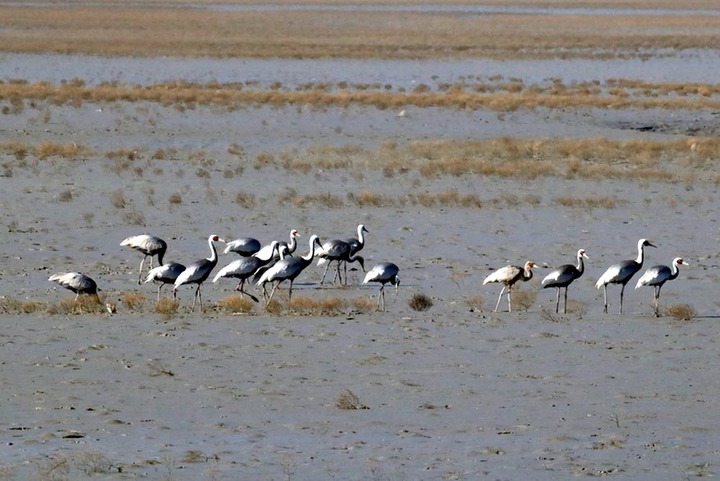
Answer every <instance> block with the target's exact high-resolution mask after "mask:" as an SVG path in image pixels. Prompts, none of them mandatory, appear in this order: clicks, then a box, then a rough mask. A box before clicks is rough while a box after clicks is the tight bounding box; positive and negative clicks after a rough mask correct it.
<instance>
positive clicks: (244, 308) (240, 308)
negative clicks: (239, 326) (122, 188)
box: [217, 294, 255, 314]
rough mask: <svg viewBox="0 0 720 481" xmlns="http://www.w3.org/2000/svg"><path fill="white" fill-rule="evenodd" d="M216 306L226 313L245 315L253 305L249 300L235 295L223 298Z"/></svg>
mask: <svg viewBox="0 0 720 481" xmlns="http://www.w3.org/2000/svg"><path fill="white" fill-rule="evenodd" d="M217 304H218V306H219V307H221V308H222V309H224V310H226V311H228V312H232V313H239V314H247V313H249V312H251V311H252V308H253V306H254V305H255V304H254V303H253V302H252V301H251V300H250V299H247V298H246V297H243V296H240V295H237V294H232V295H229V296H226V297H223V298H222V299H220V300H219V301H218V303H217Z"/></svg>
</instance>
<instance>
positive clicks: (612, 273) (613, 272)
mask: <svg viewBox="0 0 720 481" xmlns="http://www.w3.org/2000/svg"><path fill="white" fill-rule="evenodd" d="M645 247H655V245H654V244H653V243H652V242H651V241H649V240H647V239H640V240H639V241H638V244H637V250H638V255H637V259H635V260H632V259H630V260H626V261H621V262H618V263H617V264H613V265H611V266H610V267H609V268H608V270H606V271H605V273H604V274H603V275H602V276H600V279H598V281H597V282H596V283H595V287H597V288H598V289H600V288H601V287H602V288H603V294H604V297H605V307H604V308H603V312H604V313H606V314H607V311H608V300H607V286H608V284H620V285H621V286H622V287H621V288H620V311H619V312H620V314H622V309H623V295H624V293H625V284H627V283H628V282H630V279H632V277H633V276H634V275H635V274H636V273H637V272H638V271H639V270H640V269H642V265H643V261H644V260H645Z"/></svg>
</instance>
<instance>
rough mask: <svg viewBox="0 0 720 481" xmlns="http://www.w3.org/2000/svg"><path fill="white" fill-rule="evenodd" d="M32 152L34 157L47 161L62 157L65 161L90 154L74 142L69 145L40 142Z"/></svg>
mask: <svg viewBox="0 0 720 481" xmlns="http://www.w3.org/2000/svg"><path fill="white" fill-rule="evenodd" d="M34 152H35V155H37V156H38V157H39V158H40V159H47V158H48V157H63V158H66V159H73V158H77V157H80V156H84V155H88V154H89V153H90V150H89V149H87V148H86V147H83V146H82V145H78V144H76V143H74V142H72V143H70V144H58V143H55V142H42V143H40V144H38V145H37V146H35V148H34Z"/></svg>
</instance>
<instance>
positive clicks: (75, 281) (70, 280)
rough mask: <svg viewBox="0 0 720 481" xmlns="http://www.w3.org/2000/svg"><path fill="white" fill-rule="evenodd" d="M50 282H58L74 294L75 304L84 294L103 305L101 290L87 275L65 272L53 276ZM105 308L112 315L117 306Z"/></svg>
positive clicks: (112, 305) (107, 305)
mask: <svg viewBox="0 0 720 481" xmlns="http://www.w3.org/2000/svg"><path fill="white" fill-rule="evenodd" d="M48 280H49V281H51V282H56V283H58V284H59V285H61V286H62V287H64V288H65V289H69V290H70V291H72V292H74V293H75V302H77V301H78V299H79V298H80V295H81V294H82V295H87V296H90V298H92V299H94V300H95V301H96V302H97V303H98V304H100V305H103V303H102V301H101V300H100V296H98V291H99V289H98V286H97V283H96V282H95V281H94V280H93V279H92V278H90V277H89V276H86V275H85V274H82V273H80V272H63V273H59V274H53V275H51V276H50V277H49V278H48ZM105 308H106V309H107V311H108V312H109V313H110V314H113V313H114V312H115V305H114V304H112V303H107V304H105Z"/></svg>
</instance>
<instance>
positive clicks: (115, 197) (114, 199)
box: [108, 189, 126, 209]
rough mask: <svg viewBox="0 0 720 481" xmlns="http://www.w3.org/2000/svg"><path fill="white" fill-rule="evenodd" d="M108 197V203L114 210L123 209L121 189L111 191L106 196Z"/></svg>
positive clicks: (123, 196)
mask: <svg viewBox="0 0 720 481" xmlns="http://www.w3.org/2000/svg"><path fill="white" fill-rule="evenodd" d="M108 197H109V198H110V203H111V204H112V205H113V207H115V208H116V209H124V208H125V205H126V202H125V193H124V192H123V191H122V190H121V189H118V190H113V191H112V192H110V194H108Z"/></svg>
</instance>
